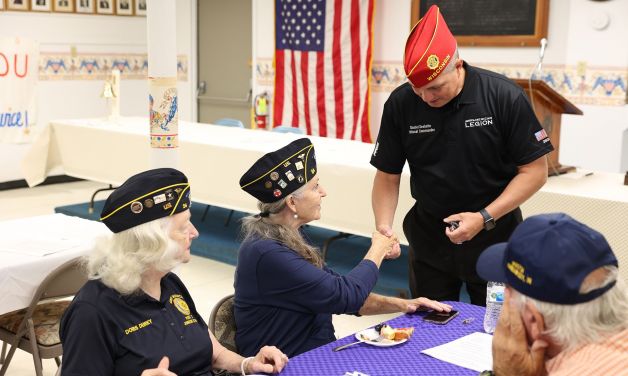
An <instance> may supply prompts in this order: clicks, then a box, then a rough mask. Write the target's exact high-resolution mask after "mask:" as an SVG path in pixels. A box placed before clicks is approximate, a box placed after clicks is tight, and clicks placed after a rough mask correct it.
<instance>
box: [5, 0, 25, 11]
mask: <svg viewBox="0 0 628 376" xmlns="http://www.w3.org/2000/svg"><path fill="white" fill-rule="evenodd" d="M29 1H30V0H7V4H6V5H7V9H8V10H28V2H29Z"/></svg>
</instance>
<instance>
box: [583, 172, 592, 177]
mask: <svg viewBox="0 0 628 376" xmlns="http://www.w3.org/2000/svg"><path fill="white" fill-rule="evenodd" d="M591 175H593V173H592V172H587V173H586V174H584V176H591Z"/></svg>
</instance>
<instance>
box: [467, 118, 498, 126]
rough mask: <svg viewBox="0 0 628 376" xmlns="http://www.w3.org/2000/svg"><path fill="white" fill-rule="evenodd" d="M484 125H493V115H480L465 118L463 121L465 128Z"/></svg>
mask: <svg viewBox="0 0 628 376" xmlns="http://www.w3.org/2000/svg"><path fill="white" fill-rule="evenodd" d="M485 125H493V117H492V116H487V117H481V118H477V119H467V120H465V121H464V127H465V128H474V127H483V126H485Z"/></svg>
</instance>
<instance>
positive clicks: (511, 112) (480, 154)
mask: <svg viewBox="0 0 628 376" xmlns="http://www.w3.org/2000/svg"><path fill="white" fill-rule="evenodd" d="M464 69H465V70H466V76H465V80H464V87H463V89H462V91H461V92H460V94H458V96H456V97H455V98H454V99H452V100H451V101H450V102H449V103H447V105H445V106H443V107H442V108H432V107H430V106H428V105H427V104H426V103H425V102H423V101H422V100H421V98H420V97H419V96H417V95H416V94H415V93H414V92H413V91H412V88H411V86H410V85H409V84H408V83H405V84H403V85H401V86H399V87H398V88H397V89H395V90H394V91H393V92H392V93H391V95H390V97H389V98H388V100H387V101H386V104H385V105H384V112H383V115H382V123H381V127H380V130H379V135H378V137H377V142H376V144H375V148H374V151H373V155H372V157H371V164H372V165H373V166H375V167H376V168H377V169H378V170H381V171H383V172H386V173H389V174H400V173H401V171H402V168H403V165H404V164H405V162H406V160H407V161H408V164H409V166H410V172H411V192H412V197H414V199H415V200H417V202H418V203H419V204H420V205H421V206H422V207H423V208H424V209H425V211H427V212H428V213H430V214H432V215H434V216H436V217H438V218H444V217H446V216H449V215H451V214H455V213H460V212H465V211H472V212H475V211H478V210H480V209H482V208H484V207H486V206H487V205H488V204H489V203H491V202H492V201H493V200H494V199H495V198H497V196H499V195H500V194H501V193H502V191H503V190H504V188H506V185H508V183H509V182H510V181H511V180H512V178H513V177H514V176H515V175H516V174H517V166H521V165H524V164H527V163H530V162H532V161H534V160H536V159H537V158H539V157H541V156H543V155H545V154H547V153H549V152H550V151H552V150H553V147H552V144H551V143H550V141H549V138H548V137H547V135H546V134H545V132H544V131H543V130H542V129H543V128H542V127H541V124H539V122H538V120H537V118H536V116H535V115H534V111H533V110H532V107H531V105H530V102H529V101H528V98H527V97H526V96H525V94H524V92H523V90H522V89H521V88H520V87H519V86H518V85H517V84H515V83H514V82H512V81H510V80H509V79H508V78H506V77H505V76H502V75H499V74H497V73H494V72H490V71H487V70H484V69H480V68H474V67H472V66H470V65H468V64H467V63H466V62H465V63H464Z"/></svg>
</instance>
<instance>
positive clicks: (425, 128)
mask: <svg viewBox="0 0 628 376" xmlns="http://www.w3.org/2000/svg"><path fill="white" fill-rule="evenodd" d="M435 131H436V129H434V127H432V124H419V125H411V126H410V129H409V130H408V134H419V133H432V132H435Z"/></svg>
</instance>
